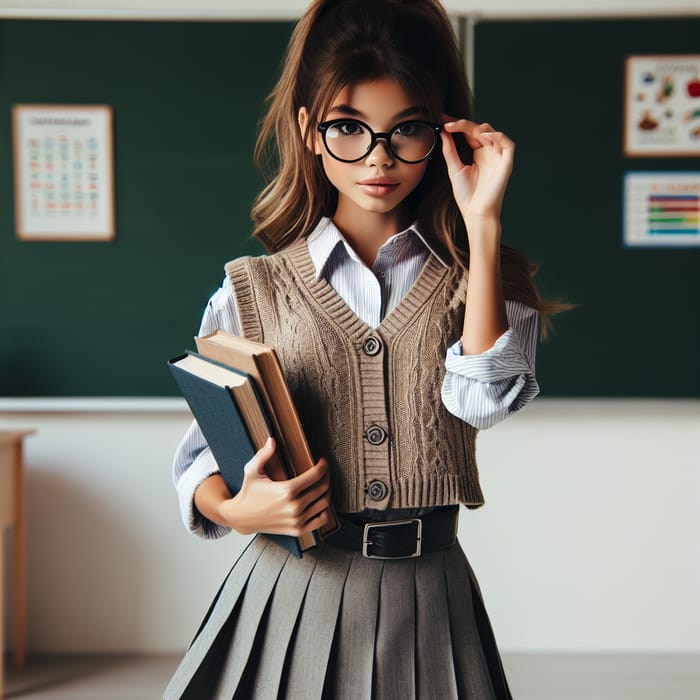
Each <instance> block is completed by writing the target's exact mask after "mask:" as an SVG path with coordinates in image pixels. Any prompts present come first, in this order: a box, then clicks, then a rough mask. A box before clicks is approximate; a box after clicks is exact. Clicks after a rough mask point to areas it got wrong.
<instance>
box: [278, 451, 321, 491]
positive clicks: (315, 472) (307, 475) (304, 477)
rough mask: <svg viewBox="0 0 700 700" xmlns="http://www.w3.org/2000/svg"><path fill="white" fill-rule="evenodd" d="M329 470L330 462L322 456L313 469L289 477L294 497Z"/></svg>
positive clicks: (288, 483)
mask: <svg viewBox="0 0 700 700" xmlns="http://www.w3.org/2000/svg"><path fill="white" fill-rule="evenodd" d="M327 471H328V462H326V460H325V459H323V458H321V459H320V460H319V461H318V462H317V463H316V464H314V466H313V467H311V469H309V470H307V471H305V472H304V473H303V474H299V476H295V477H292V478H291V479H289V480H288V481H287V486H288V487H289V489H290V493H291V495H292V497H293V498H295V497H297V496H298V495H299V494H301V493H303V492H304V491H306V490H307V489H308V488H310V487H312V486H313V485H314V484H316V483H317V482H318V481H320V480H321V479H322V478H323V476H324V475H325V474H326V472H327Z"/></svg>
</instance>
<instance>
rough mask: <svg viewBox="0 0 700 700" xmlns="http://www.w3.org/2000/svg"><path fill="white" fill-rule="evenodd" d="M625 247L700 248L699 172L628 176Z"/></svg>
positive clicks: (632, 174) (634, 174) (626, 178)
mask: <svg viewBox="0 0 700 700" xmlns="http://www.w3.org/2000/svg"><path fill="white" fill-rule="evenodd" d="M624 193H625V194H624V198H625V199H624V218H625V222H624V243H625V245H626V246H650V247H656V248H660V247H663V248H669V247H700V172H660V173H649V172H645V173H639V172H637V173H627V174H626V175H625V187H624Z"/></svg>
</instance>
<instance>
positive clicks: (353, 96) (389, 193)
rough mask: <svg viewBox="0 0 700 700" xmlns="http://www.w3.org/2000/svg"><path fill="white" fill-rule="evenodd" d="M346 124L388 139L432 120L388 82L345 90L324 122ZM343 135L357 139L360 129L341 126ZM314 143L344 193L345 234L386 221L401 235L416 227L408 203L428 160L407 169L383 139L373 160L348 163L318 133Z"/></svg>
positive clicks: (338, 215) (338, 217)
mask: <svg viewBox="0 0 700 700" xmlns="http://www.w3.org/2000/svg"><path fill="white" fill-rule="evenodd" d="M302 111H303V110H302ZM341 118H349V119H358V120H360V121H362V122H364V123H365V124H367V125H368V126H369V127H370V128H371V130H372V131H374V132H375V133H386V132H391V131H392V130H393V129H394V127H396V126H397V125H398V124H400V123H401V122H405V121H407V120H411V119H427V115H426V113H425V110H424V108H423V107H421V105H420V104H419V103H418V102H417V101H416V100H415V99H414V98H413V97H412V95H411V94H410V93H408V92H406V90H405V89H404V88H403V87H402V86H401V85H399V84H398V83H397V82H395V81H393V80H391V79H388V78H384V79H380V80H376V81H372V82H361V83H355V84H351V85H347V86H346V87H345V88H343V90H341V92H340V93H339V94H338V96H337V97H336V99H335V100H334V101H333V104H332V105H331V108H330V109H329V111H328V113H327V114H325V115H324V116H323V120H322V122H327V121H329V120H332V119H341ZM305 123H306V119H305V114H302V113H300V124H302V126H303V125H305ZM340 130H341V131H342V134H343V135H345V134H352V133H353V131H354V130H356V126H354V125H353V124H348V125H341V126H340ZM314 138H315V140H314V152H315V153H316V154H317V155H319V156H320V157H321V161H322V162H323V168H324V170H325V173H326V177H327V178H328V180H329V181H330V182H331V184H332V185H333V186H334V187H335V188H336V189H337V190H338V208H337V210H336V212H335V216H334V220H335V221H336V223H337V224H338V225H339V226H340V227H341V228H342V227H343V224H345V225H346V226H347V225H349V224H351V223H352V224H355V225H357V224H358V223H360V222H362V223H363V224H371V223H372V222H373V221H378V220H381V221H382V223H383V224H389V225H392V224H394V225H395V227H396V230H399V228H401V227H403V226H406V225H408V224H409V223H410V221H406V220H405V218H406V215H407V214H408V212H406V211H405V200H406V197H408V195H409V194H410V193H411V192H412V191H413V190H414V189H415V188H416V187H417V186H418V184H419V183H420V181H421V179H422V177H423V175H424V173H425V170H426V168H427V163H428V161H427V160H424V161H422V162H420V163H414V164H410V163H405V162H403V161H401V160H399V159H398V158H396V157H395V156H394V155H393V154H392V153H391V151H390V150H389V148H388V147H387V143H386V141H385V140H384V139H379V140H377V141H376V143H375V144H374V147H373V148H372V150H371V151H370V152H369V153H368V154H367V155H365V156H364V157H362V158H361V159H360V160H358V161H356V162H353V163H346V162H342V161H340V160H337V159H336V158H334V157H333V156H332V155H331V154H330V153H329V152H328V150H327V148H326V146H325V145H324V142H323V137H322V135H321V134H320V133H319V132H318V131H315V137H314ZM402 157H403V156H402Z"/></svg>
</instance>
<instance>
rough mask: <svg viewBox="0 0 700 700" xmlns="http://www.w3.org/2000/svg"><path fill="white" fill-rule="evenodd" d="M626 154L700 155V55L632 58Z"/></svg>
mask: <svg viewBox="0 0 700 700" xmlns="http://www.w3.org/2000/svg"><path fill="white" fill-rule="evenodd" d="M624 99H625V110H624V112H625V116H624V122H625V123H624V154H625V155H626V156H645V157H654V156H666V157H668V156H699V155H700V54H696V55H687V56H629V57H628V58H627V60H626V67H625V98H624Z"/></svg>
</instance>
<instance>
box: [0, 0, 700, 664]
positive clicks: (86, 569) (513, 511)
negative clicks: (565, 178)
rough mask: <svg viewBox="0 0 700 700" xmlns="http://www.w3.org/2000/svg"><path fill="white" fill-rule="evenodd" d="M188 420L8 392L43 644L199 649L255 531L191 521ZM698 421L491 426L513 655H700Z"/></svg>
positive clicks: (638, 417) (171, 413)
mask: <svg viewBox="0 0 700 700" xmlns="http://www.w3.org/2000/svg"><path fill="white" fill-rule="evenodd" d="M38 4H40V3H34V5H38ZM44 4H47V5H51V4H53V5H55V4H56V3H50V2H47V3H44ZM85 4H86V5H87V4H88V3H85ZM579 4H580V3H578V4H577V3H575V2H572V3H571V10H572V12H574V11H578V5H579ZM603 4H605V5H606V6H609V7H612V8H613V11H617V10H619V11H620V12H621V13H623V14H624V12H626V11H627V10H628V9H629V8H630V6H631V3H624V2H617V3H611V4H610V5H608V3H597V4H596V5H595V7H596V8H598V9H599V10H600V11H602V5H603ZM652 4H653V5H654V7H656V6H657V5H658V3H651V2H650V3H649V7H648V10H649V12H652V8H651V5H652ZM505 5H507V3H505ZM505 5H504V6H505ZM535 5H537V7H544V6H545V5H547V3H539V4H537V3H529V4H527V3H523V5H522V7H523V8H526V7H531V6H535ZM641 5H644V6H645V7H646V4H645V3H641ZM3 6H7V3H6V2H4V1H2V0H0V8H2V7H3ZM588 6H592V5H591V4H590V3H589V4H587V5H586V7H588ZM470 9H473V8H470ZM663 9H664V11H665V12H667V13H669V14H670V11H669V10H668V7H664V8H663ZM688 9H689V10H690V3H688ZM524 11H525V9H524ZM217 259H219V258H217ZM221 260H222V261H223V258H221ZM217 264H218V263H217ZM219 269H220V268H219V267H216V271H218V270H219ZM216 274H219V273H218V272H216ZM214 282H218V279H216V280H214ZM194 316H196V314H194V315H193V314H187V317H188V319H189V320H188V322H187V323H188V324H190V326H191V324H192V323H196V318H194ZM572 319H573V316H572ZM571 323H572V324H573V323H574V321H573V320H572V322H571ZM192 328H193V327H192ZM188 423H189V416H188V414H187V412H186V410H185V408H184V404H182V403H181V402H179V401H176V400H168V401H165V402H162V403H157V402H156V404H154V403H153V402H151V401H148V400H143V401H126V402H124V403H121V402H119V401H115V400H109V401H104V402H101V401H99V400H83V401H77V402H73V403H71V402H67V403H63V404H61V402H60V401H54V402H44V403H42V402H41V401H38V402H35V403H33V404H32V403H31V402H29V403H22V402H21V401H12V400H9V399H8V400H7V401H4V402H0V429H2V428H13V427H22V428H24V427H30V428H36V429H37V431H38V432H37V434H36V435H35V436H33V437H31V438H29V439H28V440H27V449H26V458H27V486H28V499H29V502H28V565H29V571H28V574H29V601H28V602H29V646H30V650H32V651H51V652H71V651H95V652H99V651H143V652H168V651H181V650H182V649H183V648H184V647H185V646H186V645H187V644H188V642H189V641H190V639H191V636H192V634H193V632H194V630H195V629H196V626H197V624H198V622H199V620H200V618H201V615H202V614H203V612H204V611H205V609H206V607H207V605H208V603H209V600H210V598H211V597H212V595H213V594H214V592H215V591H216V589H217V587H218V584H219V582H220V581H221V579H222V578H223V576H224V574H225V572H226V571H227V569H228V567H229V565H230V563H231V561H232V559H233V558H234V557H235V555H236V554H237V553H238V552H239V551H240V550H241V548H242V547H243V546H244V544H245V541H246V540H245V538H242V537H239V536H236V535H230V536H228V537H226V538H224V539H222V540H219V541H216V542H204V541H202V540H199V539H198V538H195V537H192V536H190V535H188V534H187V533H186V532H185V531H184V529H183V528H182V526H181V525H180V522H179V514H178V512H177V505H176V500H175V495H174V490H173V488H172V484H171V482H170V477H169V469H170V461H171V457H172V453H173V450H174V448H175V445H176V444H177V441H178V440H179V438H180V436H181V435H182V433H183V431H184V430H185V428H186V426H187V425H188ZM699 427H700V402H698V401H697V400H663V399H658V400H635V401H632V400H621V399H614V400H612V399H607V400H606V399H595V400H594V399H577V400H569V399H554V398H541V399H537V400H536V401H535V403H534V404H533V405H532V406H530V407H529V408H528V409H527V410H526V411H524V412H523V413H522V414H519V415H516V416H514V417H512V418H511V419H509V420H508V421H506V422H505V423H503V424H501V425H499V426H497V427H495V428H493V429H492V430H490V431H485V432H483V433H482V434H481V435H480V438H479V454H480V465H481V472H482V482H483V486H484V490H485V493H486V498H487V503H486V506H485V507H484V508H482V509H480V510H478V511H466V510H465V511H463V512H462V519H461V528H460V540H461V542H462V544H463V546H464V548H465V550H466V551H467V553H468V555H469V557H470V559H471V561H472V564H473V565H474V567H475V569H476V572H477V575H478V577H479V579H480V582H481V584H482V588H483V591H484V595H485V598H486V602H487V605H488V607H489V611H490V613H491V618H492V622H493V624H494V627H495V629H496V633H497V636H498V639H499V642H500V644H501V646H502V648H503V649H504V651H506V652H509V651H562V652H568V651H611V652H626V651H639V652H644V651H649V652H669V653H671V652H693V653H700V606H698V605H697V591H698V590H700V544H699V542H698V538H697V532H698V531H699V529H700V528H699V526H700V509H699V508H698V494H700V488H699V487H700V483H699V482H700V471H699V470H698V464H699V463H700V460H699V459H698V452H697V435H698V428H699ZM7 543H8V544H9V538H8V539H7ZM6 564H7V567H6V584H7V585H6V589H8V590H7V593H8V596H9V593H10V591H9V588H10V586H11V567H10V564H11V560H10V558H9V552H8V557H7V561H6ZM7 624H8V625H9V620H8V621H7Z"/></svg>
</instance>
